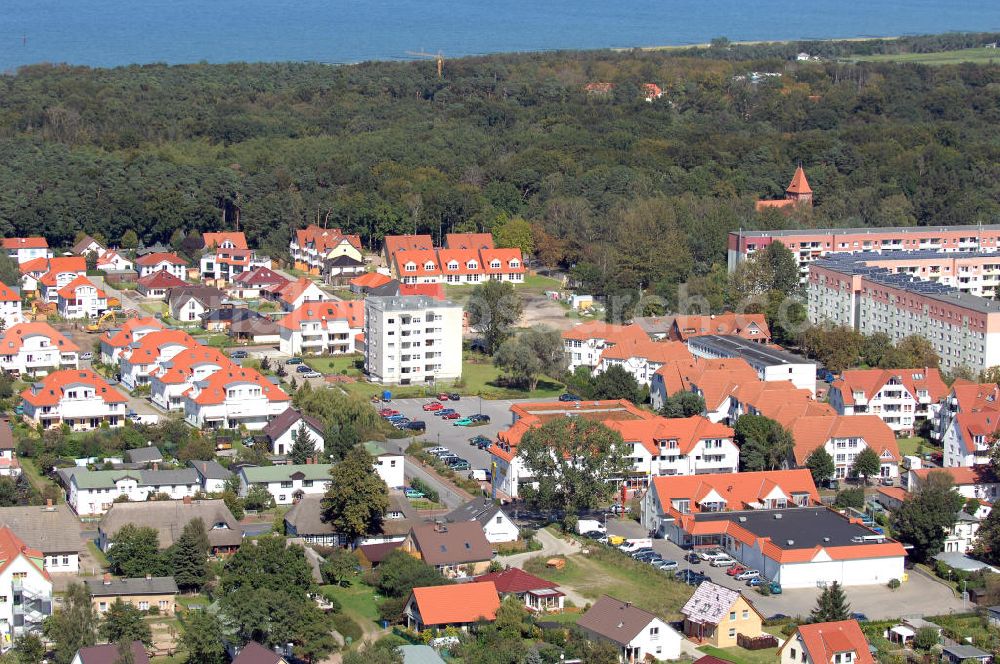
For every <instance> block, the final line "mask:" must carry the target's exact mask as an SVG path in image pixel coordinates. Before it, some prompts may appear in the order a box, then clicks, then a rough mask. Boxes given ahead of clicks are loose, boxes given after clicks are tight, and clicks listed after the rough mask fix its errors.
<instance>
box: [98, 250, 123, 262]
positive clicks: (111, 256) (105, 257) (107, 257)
mask: <svg viewBox="0 0 1000 664" xmlns="http://www.w3.org/2000/svg"><path fill="white" fill-rule="evenodd" d="M116 258H121V259H123V260H126V261H127V260H128V258H126V257H125V256H123V255H122V254H120V253H118V252H117V251H115V250H114V249H108V250H107V251H105V252H104V253H103V254H101V257H100V258H98V259H97V264H98V265H109V264H111V263H114V262H115V259H116ZM129 262H131V261H129Z"/></svg>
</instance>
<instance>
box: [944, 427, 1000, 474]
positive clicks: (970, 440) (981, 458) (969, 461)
mask: <svg viewBox="0 0 1000 664" xmlns="http://www.w3.org/2000/svg"><path fill="white" fill-rule="evenodd" d="M941 445H942V446H943V447H944V453H943V459H942V463H943V464H944V466H945V467H946V468H955V467H963V466H966V467H968V466H976V465H980V464H986V463H989V462H990V451H991V450H992V449H993V441H992V439H991V437H990V436H988V435H986V434H985V433H982V432H979V433H975V432H970V431H969V430H968V429H966V428H965V427H963V426H961V424H960V423H959V418H957V417H956V418H954V419H952V421H951V424H949V425H948V430H947V431H945V432H944V438H943V439H942V441H941Z"/></svg>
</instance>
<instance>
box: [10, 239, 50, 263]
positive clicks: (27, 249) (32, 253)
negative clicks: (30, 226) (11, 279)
mask: <svg viewBox="0 0 1000 664" xmlns="http://www.w3.org/2000/svg"><path fill="white" fill-rule="evenodd" d="M3 248H4V250H5V251H6V252H7V255H8V256H10V257H11V258H13V259H14V260H16V261H17V263H18V265H22V264H24V263H27V262H28V261H32V260H35V259H38V258H52V252H51V251H50V250H49V243H48V240H46V239H45V238H43V237H37V236H36V237H5V238H4V239H3Z"/></svg>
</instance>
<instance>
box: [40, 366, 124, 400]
mask: <svg viewBox="0 0 1000 664" xmlns="http://www.w3.org/2000/svg"><path fill="white" fill-rule="evenodd" d="M36 385H38V386H39V387H36ZM74 385H87V386H90V387H93V388H94V391H95V392H96V394H97V396H99V397H100V398H101V399H103V400H104V401H105V402H106V403H125V402H126V401H127V399H126V398H125V396H124V395H123V394H122V393H121V392H119V391H118V390H116V389H115V388H113V387H111V385H109V384H108V382H107V381H106V380H104V378H102V377H101V376H99V375H97V374H96V373H94V372H93V371H91V370H90V369H60V370H59V371H53V372H52V373H50V374H49V375H47V376H45V378H43V379H42V380H41V382H40V383H35V384H32V386H31V387H28V388H27V389H25V390H24V391H23V392H21V398H22V399H24V400H25V401H27V402H28V403H30V404H32V405H33V406H55V405H57V404H58V403H59V400H60V399H62V396H63V392H64V391H65V390H66V388H67V387H71V386H74Z"/></svg>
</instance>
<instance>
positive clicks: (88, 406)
mask: <svg viewBox="0 0 1000 664" xmlns="http://www.w3.org/2000/svg"><path fill="white" fill-rule="evenodd" d="M21 399H22V405H23V407H24V415H23V417H24V419H25V421H28V422H31V423H33V424H35V425H38V424H40V425H42V426H43V427H44V428H46V429H51V428H54V427H60V426H62V425H64V424H65V425H66V426H68V427H69V428H70V429H72V430H73V431H90V430H93V429H97V428H99V427H101V426H104V425H107V426H110V427H118V426H121V425H122V424H123V422H124V419H125V409H126V407H127V399H126V398H125V396H124V395H123V394H122V393H121V392H119V391H118V390H116V389H115V388H113V387H111V386H110V385H108V382H107V381H106V380H104V378H102V377H101V376H99V375H98V374H96V373H94V372H93V371H91V370H90V369H62V370H59V371H55V372H53V373H50V374H49V375H47V376H46V377H45V378H42V379H41V380H40V381H39V382H36V383H32V385H31V386H30V387H28V388H26V389H25V390H24V391H23V392H21Z"/></svg>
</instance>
